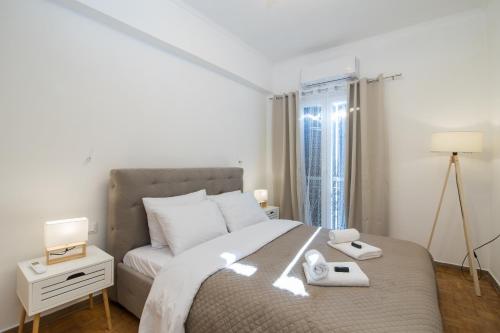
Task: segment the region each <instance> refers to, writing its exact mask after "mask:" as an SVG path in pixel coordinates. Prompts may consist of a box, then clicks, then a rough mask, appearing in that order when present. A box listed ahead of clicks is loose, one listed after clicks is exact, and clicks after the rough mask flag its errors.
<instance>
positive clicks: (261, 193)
mask: <svg viewBox="0 0 500 333" xmlns="http://www.w3.org/2000/svg"><path fill="white" fill-rule="evenodd" d="M253 196H254V197H255V199H256V200H257V201H258V202H259V203H260V202H267V198H268V194H267V190H255V191H253Z"/></svg>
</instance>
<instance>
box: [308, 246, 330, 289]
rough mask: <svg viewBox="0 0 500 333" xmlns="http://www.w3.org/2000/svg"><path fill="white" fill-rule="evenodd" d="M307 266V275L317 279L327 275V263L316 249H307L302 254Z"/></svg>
mask: <svg viewBox="0 0 500 333" xmlns="http://www.w3.org/2000/svg"><path fill="white" fill-rule="evenodd" d="M304 258H305V259H306V262H307V266H308V267H309V276H310V277H311V279H312V280H314V281H317V280H321V279H324V278H325V277H327V276H328V270H329V268H328V265H327V263H326V260H325V257H323V255H322V254H321V253H320V252H319V251H318V250H314V249H312V250H309V251H307V252H306V253H305V254H304Z"/></svg>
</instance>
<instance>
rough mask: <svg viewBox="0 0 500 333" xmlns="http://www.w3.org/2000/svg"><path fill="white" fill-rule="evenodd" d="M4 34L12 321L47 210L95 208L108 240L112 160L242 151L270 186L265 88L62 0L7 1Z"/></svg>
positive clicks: (3, 132)
mask: <svg viewBox="0 0 500 333" xmlns="http://www.w3.org/2000/svg"><path fill="white" fill-rule="evenodd" d="M0 45H1V46H0V48H1V52H0V73H1V75H0V156H1V163H0V184H1V186H0V223H1V225H2V229H1V230H2V233H1V234H0V253H2V255H1V258H2V259H1V263H2V265H0V281H1V282H0V295H2V301H1V304H0V331H1V330H3V329H5V328H7V327H10V326H12V325H15V324H17V318H18V315H19V312H18V311H19V309H20V308H19V305H18V301H17V299H16V296H15V285H16V284H15V269H16V262H18V261H20V260H24V259H27V258H32V257H35V256H40V255H42V250H43V222H44V221H46V220H50V219H58V218H64V217H72V216H82V215H84V216H88V217H89V218H90V219H91V220H94V221H97V222H98V228H99V229H98V233H97V234H95V235H91V236H90V237H91V239H90V241H91V243H93V244H97V245H99V246H104V245H105V244H104V237H105V222H106V221H105V209H106V183H107V180H108V173H109V170H110V169H112V168H127V167H129V168H133V167H159V168H161V167H206V166H237V165H238V164H237V161H238V160H242V161H244V163H243V167H244V168H245V179H244V181H245V187H246V189H253V188H256V187H262V186H264V184H265V154H263V151H264V149H265V140H266V138H265V132H266V123H265V97H264V96H263V95H262V93H261V92H258V91H257V90H253V89H250V88H248V87H247V86H244V85H239V84H236V83H235V82H234V81H231V80H229V79H227V78H226V77H224V76H220V75H218V74H216V73H213V72H211V71H208V70H206V69H205V68H202V67H199V66H196V65H193V64H191V63H189V62H186V61H185V60H182V59H180V58H178V57H175V56H172V55H170V54H168V53H165V52H164V51H162V50H161V49H158V48H155V47H151V46H149V45H148V44H147V43H145V42H143V41H141V40H137V39H134V38H131V37H129V36H127V35H126V34H123V33H121V32H117V31H115V30H113V29H110V28H108V27H107V26H105V25H102V24H100V23H98V22H96V21H94V20H92V19H89V18H88V17H85V16H81V15H79V14H77V13H75V12H74V11H72V10H68V9H67V8H66V7H64V6H61V5H60V4H58V3H56V2H51V1H17V0H9V1H1V2H0ZM89 154H91V156H92V160H91V161H90V162H86V159H87V157H88V156H89Z"/></svg>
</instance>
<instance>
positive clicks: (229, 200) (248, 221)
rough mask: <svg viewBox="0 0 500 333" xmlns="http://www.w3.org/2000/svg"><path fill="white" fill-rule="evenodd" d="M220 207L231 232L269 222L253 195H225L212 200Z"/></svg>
mask: <svg viewBox="0 0 500 333" xmlns="http://www.w3.org/2000/svg"><path fill="white" fill-rule="evenodd" d="M210 199H211V200H213V201H215V202H216V203H217V205H218V206H219V208H220V210H221V211H222V214H223V215H224V219H225V220H226V224H227V227H228V229H229V232H233V231H236V230H239V229H242V228H244V227H247V226H249V225H252V224H255V223H259V222H264V221H267V220H269V217H268V216H267V215H266V213H265V212H264V210H263V209H262V208H261V207H260V205H259V203H258V202H257V200H255V197H254V196H253V194H252V193H248V192H245V193H242V194H238V195H223V196H217V197H215V198H210Z"/></svg>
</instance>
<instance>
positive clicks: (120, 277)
mask: <svg viewBox="0 0 500 333" xmlns="http://www.w3.org/2000/svg"><path fill="white" fill-rule="evenodd" d="M201 189H206V190H207V193H208V194H220V193H223V192H230V191H236V190H243V169H242V168H191V169H115V170H111V178H110V181H109V187H108V223H107V235H106V237H107V251H108V252H109V253H110V254H111V255H112V256H114V258H115V285H114V287H113V288H111V289H110V297H111V299H112V300H113V301H115V302H118V303H120V304H121V305H123V306H124V307H125V308H126V309H127V310H129V311H130V312H132V313H133V314H134V315H135V316H137V317H138V318H140V316H141V314H142V309H143V308H144V304H145V302H146V298H147V297H148V294H149V290H150V289H151V285H152V283H153V279H151V278H150V277H148V276H146V275H144V274H142V273H139V272H137V271H135V270H134V269H132V268H130V267H128V266H126V265H124V264H123V257H124V256H125V254H126V253H127V252H128V251H130V250H132V249H135V248H137V247H140V246H144V245H147V244H150V243H151V240H150V237H149V230H148V223H147V218H146V212H145V210H144V205H143V204H142V198H144V197H170V196H176V195H182V194H187V193H191V192H195V191H198V190H201Z"/></svg>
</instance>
